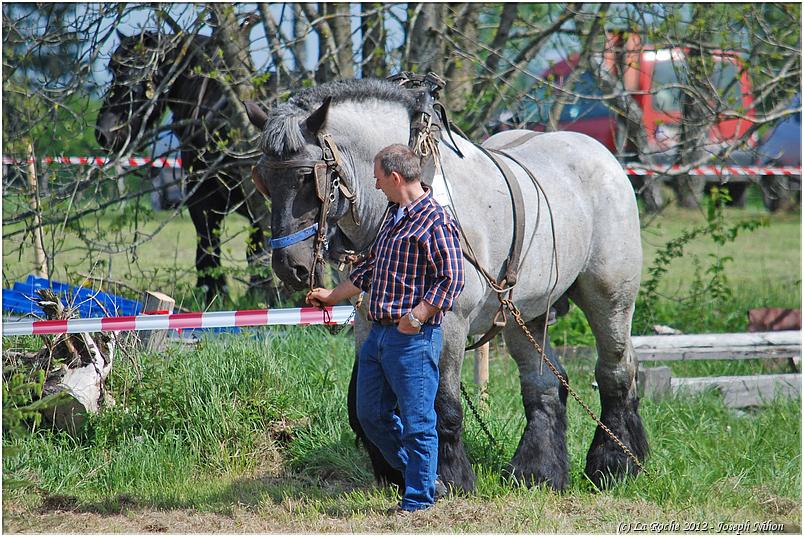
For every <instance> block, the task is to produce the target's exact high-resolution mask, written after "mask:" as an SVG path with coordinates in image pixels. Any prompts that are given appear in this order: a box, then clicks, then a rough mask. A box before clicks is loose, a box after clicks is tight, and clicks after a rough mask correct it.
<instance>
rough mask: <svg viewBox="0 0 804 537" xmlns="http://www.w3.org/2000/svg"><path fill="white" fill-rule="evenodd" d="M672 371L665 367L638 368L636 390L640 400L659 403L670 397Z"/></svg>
mask: <svg viewBox="0 0 804 537" xmlns="http://www.w3.org/2000/svg"><path fill="white" fill-rule="evenodd" d="M671 377H672V370H671V369H670V368H669V367H667V366H662V367H640V368H639V373H638V374H637V389H638V391H639V397H640V398H647V399H651V400H653V401H661V400H662V399H665V398H666V397H667V396H669V395H670V393H671V389H670V380H671Z"/></svg>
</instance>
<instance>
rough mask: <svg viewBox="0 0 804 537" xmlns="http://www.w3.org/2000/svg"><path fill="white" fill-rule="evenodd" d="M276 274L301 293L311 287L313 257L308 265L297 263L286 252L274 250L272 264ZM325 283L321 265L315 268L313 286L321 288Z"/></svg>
mask: <svg viewBox="0 0 804 537" xmlns="http://www.w3.org/2000/svg"><path fill="white" fill-rule="evenodd" d="M271 265H272V267H273V269H274V274H276V275H277V276H278V277H279V279H280V280H282V282H284V283H285V285H287V286H288V287H290V288H292V289H294V290H296V291H300V290H304V289H309V287H310V268H311V265H312V256H310V257H309V261H308V263H307V264H304V263H300V262H297V261H296V260H295V259H294V257H291V256H288V255H287V254H286V252H285V250H274V251H273V258H272V263H271ZM322 283H323V271H322V269H321V265H320V264H319V265H317V266H316V268H315V278H314V282H313V285H314V286H321V285H322Z"/></svg>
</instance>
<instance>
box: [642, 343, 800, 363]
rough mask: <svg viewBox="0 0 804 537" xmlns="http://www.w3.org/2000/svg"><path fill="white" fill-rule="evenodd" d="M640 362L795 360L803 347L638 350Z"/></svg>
mask: <svg viewBox="0 0 804 537" xmlns="http://www.w3.org/2000/svg"><path fill="white" fill-rule="evenodd" d="M636 354H637V359H638V360H639V361H640V362H646V361H650V360H731V359H736V360H746V359H752V358H794V357H796V356H801V345H768V346H765V347H762V346H756V347H749V346H741V347H736V346H735V347H697V348H696V347H685V348H678V349H671V348H640V349H636Z"/></svg>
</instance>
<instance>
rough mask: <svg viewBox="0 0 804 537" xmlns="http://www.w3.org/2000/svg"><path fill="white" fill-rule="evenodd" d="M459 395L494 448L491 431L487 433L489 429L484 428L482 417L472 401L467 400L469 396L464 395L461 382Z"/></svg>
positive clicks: (495, 443) (494, 442)
mask: <svg viewBox="0 0 804 537" xmlns="http://www.w3.org/2000/svg"><path fill="white" fill-rule="evenodd" d="M461 395H463V399H464V401H466V404H467V406H468V407H469V410H471V411H472V415H473V416H474V417H475V419H476V420H477V423H479V424H480V429H482V431H483V432H484V433H486V436H487V437H488V438H489V440H490V441H491V445H492V446H494V447H495V448H496V447H497V440H495V439H494V436H492V434H491V431H489V428H488V427H487V426H486V422H485V421H484V420H483V418H482V417H480V413H479V412H478V411H477V408H475V405H474V403H472V400H471V399H470V398H469V394H467V393H466V388H465V387H464V385H463V382H461Z"/></svg>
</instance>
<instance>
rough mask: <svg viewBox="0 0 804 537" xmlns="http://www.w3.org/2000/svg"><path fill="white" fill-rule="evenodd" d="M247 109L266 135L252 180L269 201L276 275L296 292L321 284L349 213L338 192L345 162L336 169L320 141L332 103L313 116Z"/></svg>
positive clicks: (286, 108)
mask: <svg viewBox="0 0 804 537" xmlns="http://www.w3.org/2000/svg"><path fill="white" fill-rule="evenodd" d="M245 104H246V110H247V112H248V115H249V118H250V119H251V122H252V123H253V124H254V125H255V126H256V127H258V128H259V129H260V130H261V131H262V132H263V134H262V142H261V147H262V150H263V156H262V157H261V158H260V160H259V162H258V163H257V165H256V166H255V167H254V169H253V170H252V179H253V180H254V183H255V185H256V187H257V189H258V190H259V191H260V192H262V193H263V194H264V195H266V196H268V197H270V198H271V214H272V216H271V219H272V220H271V231H272V235H273V239H272V241H271V246H272V248H273V258H272V264H273V269H274V272H275V273H276V274H277V275H278V276H279V277H280V278H281V279H282V281H283V282H285V283H286V284H287V285H289V286H291V287H293V288H296V289H303V288H305V287H307V286H310V285H321V283H322V276H323V261H324V256H328V255H329V254H330V252H329V246H330V241H331V240H333V239H334V238H335V235H336V234H337V227H336V223H337V221H338V220H339V219H340V218H341V217H343V216H344V214H345V213H346V212H347V211H348V210H349V200H347V199H346V198H345V197H344V194H343V191H342V190H341V189H340V188H339V185H340V182H341V181H342V180H344V179H343V178H342V177H340V175H341V174H344V173H346V172H345V171H344V169H345V166H344V165H343V164H344V163H341V164H342V167H341V169H340V170H338V169H336V166H337V164H336V162H335V160H331V159H333V158H334V156H333V154H332V152H331V150H330V149H329V148H328V147H327V145H326V143H325V142H324V141H323V140H322V135H323V133H322V127H323V125H324V122H325V121H326V117H327V113H328V110H329V105H330V99H326V100H325V101H324V102H323V104H321V106H320V107H319V108H318V109H316V110H315V111H314V112H312V113H309V112H308V113H304V112H303V111H302V110H300V109H298V108H296V107H295V106H293V105H290V104H285V105H280V106H279V107H277V108H276V109H275V110H273V111H272V113H271V114H270V115H268V114H266V113H265V112H264V111H263V110H262V109H261V108H259V106H258V105H257V104H256V103H255V102H253V101H248V102H246V103H245ZM336 151H337V149H336ZM341 158H342V157H341V155H340V154H339V155H338V156H337V159H338V160H340V159H341ZM346 180H348V178H347V179H346Z"/></svg>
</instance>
